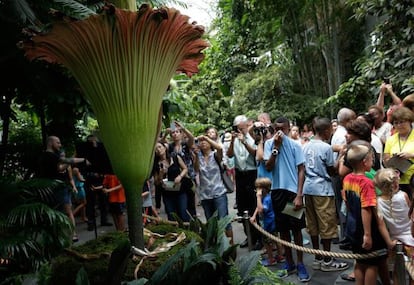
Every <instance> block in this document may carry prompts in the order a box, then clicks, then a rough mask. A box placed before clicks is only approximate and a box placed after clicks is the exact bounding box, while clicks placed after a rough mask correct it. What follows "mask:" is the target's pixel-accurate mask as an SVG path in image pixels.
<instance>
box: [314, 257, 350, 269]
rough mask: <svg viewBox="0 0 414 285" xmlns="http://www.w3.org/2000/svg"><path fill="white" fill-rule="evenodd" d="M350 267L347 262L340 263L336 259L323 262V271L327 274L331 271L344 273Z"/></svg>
mask: <svg viewBox="0 0 414 285" xmlns="http://www.w3.org/2000/svg"><path fill="white" fill-rule="evenodd" d="M348 267H349V265H348V263H346V262H338V261H336V260H335V259H333V258H331V260H330V261H328V262H325V261H324V262H322V264H321V270H322V271H325V272H330V271H342V270H345V269H347V268H348Z"/></svg>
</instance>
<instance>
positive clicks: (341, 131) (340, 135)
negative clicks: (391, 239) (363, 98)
mask: <svg viewBox="0 0 414 285" xmlns="http://www.w3.org/2000/svg"><path fill="white" fill-rule="evenodd" d="M355 119H356V114H355V112H354V111H353V110H351V109H349V108H341V109H340V110H339V111H338V114H337V120H338V127H337V128H336V131H335V133H334V134H333V136H332V140H331V146H332V149H333V151H334V161H336V163H335V165H336V166H337V165H338V162H337V159H338V156H339V153H340V152H341V151H342V150H343V149H344V148H345V147H346V138H345V135H346V134H347V130H346V125H347V124H348V123H349V122H350V121H352V120H355ZM331 178H332V186H333V189H334V192H335V205H336V213H337V215H338V219H339V224H340V230H341V237H342V238H343V237H344V224H345V216H344V215H343V214H342V213H341V205H342V196H341V190H342V179H341V177H340V176H339V175H333V176H332V177H331ZM342 241H343V240H342ZM336 242H337V241H336V240H334V243H336ZM344 242H345V241H344Z"/></svg>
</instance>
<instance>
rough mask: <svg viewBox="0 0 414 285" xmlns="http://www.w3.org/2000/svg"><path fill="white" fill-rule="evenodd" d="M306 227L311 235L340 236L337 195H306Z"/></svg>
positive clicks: (325, 237) (321, 236)
mask: <svg viewBox="0 0 414 285" xmlns="http://www.w3.org/2000/svg"><path fill="white" fill-rule="evenodd" d="M305 205H306V228H307V230H308V233H309V235H310V236H318V235H319V236H320V238H321V239H333V238H337V237H338V218H337V215H336V207H335V197H333V196H329V197H327V196H313V195H305Z"/></svg>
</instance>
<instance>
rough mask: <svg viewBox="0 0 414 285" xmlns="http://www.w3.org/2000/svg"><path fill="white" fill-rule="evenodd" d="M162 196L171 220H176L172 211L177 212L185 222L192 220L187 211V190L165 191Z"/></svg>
mask: <svg viewBox="0 0 414 285" xmlns="http://www.w3.org/2000/svg"><path fill="white" fill-rule="evenodd" d="M162 196H163V201H164V206H165V212H166V213H167V215H168V220H169V221H175V219H174V217H173V215H172V213H175V214H176V215H177V216H178V217H179V218H180V219H181V220H183V221H184V222H188V221H190V217H189V215H188V213H187V194H186V193H185V192H181V191H179V192H175V191H164V192H163V193H162Z"/></svg>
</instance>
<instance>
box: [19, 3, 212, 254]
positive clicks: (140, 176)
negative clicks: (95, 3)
mask: <svg viewBox="0 0 414 285" xmlns="http://www.w3.org/2000/svg"><path fill="white" fill-rule="evenodd" d="M188 21H189V17H188V16H184V15H182V14H180V12H179V11H177V10H175V9H173V8H161V9H153V8H151V7H150V6H148V5H142V6H141V7H140V8H139V9H138V11H135V12H134V11H129V10H121V9H118V8H115V7H114V6H108V7H107V9H106V13H105V14H103V15H93V16H91V17H89V18H88V19H86V20H82V21H75V22H69V23H68V22H61V23H57V24H55V25H54V27H53V29H52V30H51V31H50V32H49V33H47V34H43V35H36V36H33V37H32V39H31V40H30V41H28V42H25V43H23V49H24V50H25V52H26V57H27V58H28V59H30V60H34V59H40V60H45V61H47V62H49V63H58V64H62V65H64V66H66V67H67V68H68V69H69V70H70V72H71V73H72V75H73V76H74V77H75V78H76V80H77V81H78V83H79V85H80V87H81V89H82V91H83V94H84V96H85V97H86V99H87V100H88V101H89V103H90V104H91V107H92V109H93V111H94V113H95V115H96V117H97V119H98V122H99V127H100V131H101V134H102V140H103V142H104V144H105V147H106V149H107V151H108V155H109V157H110V160H111V163H112V167H113V169H114V171H115V173H116V175H117V176H118V177H119V179H120V180H121V182H122V184H123V186H124V189H125V193H126V199H127V213H128V225H129V235H130V241H131V243H132V244H133V245H135V246H137V247H140V248H143V244H144V241H143V233H142V230H143V226H142V214H141V203H142V199H141V191H142V186H143V185H144V182H145V180H146V179H147V178H148V176H149V173H150V170H151V169H152V163H153V155H154V145H155V142H156V139H157V136H158V134H159V130H160V126H161V116H162V113H161V110H162V109H161V104H162V97H163V95H164V94H165V92H166V90H167V87H168V84H169V82H170V79H171V78H172V76H173V75H174V73H175V72H177V71H178V72H183V73H186V74H187V75H188V76H191V75H192V74H194V73H196V72H198V64H199V63H200V62H201V61H202V59H203V54H202V50H203V49H205V48H206V47H207V46H208V44H207V42H206V41H204V40H203V39H201V37H202V35H203V33H204V28H203V27H202V26H197V25H195V24H190V23H189V22H188ZM134 229H136V230H134Z"/></svg>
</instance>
